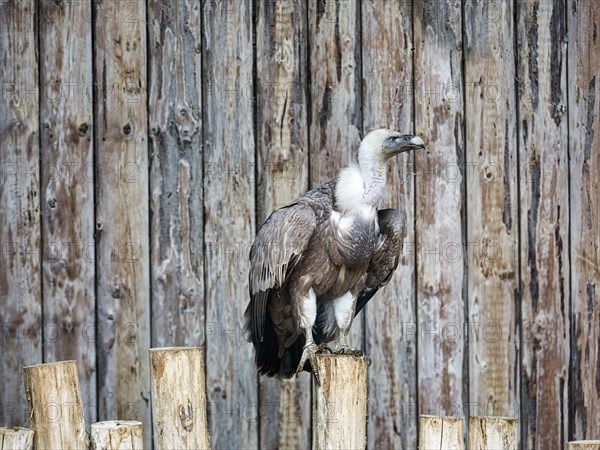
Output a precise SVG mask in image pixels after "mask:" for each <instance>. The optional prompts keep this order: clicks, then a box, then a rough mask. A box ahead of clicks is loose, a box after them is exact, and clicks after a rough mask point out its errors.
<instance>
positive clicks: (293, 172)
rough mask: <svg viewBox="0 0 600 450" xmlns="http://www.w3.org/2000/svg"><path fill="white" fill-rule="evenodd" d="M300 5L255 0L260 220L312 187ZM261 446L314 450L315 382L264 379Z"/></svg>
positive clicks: (303, 6) (303, 8) (304, 378)
mask: <svg viewBox="0 0 600 450" xmlns="http://www.w3.org/2000/svg"><path fill="white" fill-rule="evenodd" d="M306 13H307V11H306V3H305V2H303V1H299V0H294V1H283V0H275V1H273V0H270V1H266V2H264V1H260V2H256V12H255V15H256V17H255V21H256V94H257V97H256V102H257V104H256V124H257V126H256V133H257V136H256V142H257V146H258V147H257V149H256V158H257V159H256V167H257V169H256V214H257V216H256V223H257V225H258V226H260V224H262V223H263V222H264V221H265V220H266V218H267V217H268V216H269V214H270V213H271V212H272V211H273V210H275V209H277V208H279V207H281V206H283V205H284V204H286V203H287V202H289V201H290V200H293V199H294V198H295V197H297V196H298V195H301V194H303V193H304V192H306V190H307V189H308V166H309V164H308V121H307V114H308V112H307V96H306V88H307V73H306V71H307V69H306V66H307V53H306V42H307V23H306ZM259 394H260V403H259V404H260V411H261V416H260V447H261V448H264V449H275V448H279V449H284V448H290V449H292V448H309V447H310V377H309V375H308V374H306V373H304V374H302V375H300V377H299V378H294V379H293V380H290V381H284V382H280V381H278V380H275V379H271V378H265V377H261V378H260V388H259Z"/></svg>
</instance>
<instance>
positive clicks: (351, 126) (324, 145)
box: [308, 0, 364, 349]
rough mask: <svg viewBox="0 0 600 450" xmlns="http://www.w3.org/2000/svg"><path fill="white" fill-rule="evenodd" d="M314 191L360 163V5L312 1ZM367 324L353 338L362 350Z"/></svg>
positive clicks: (357, 325)
mask: <svg viewBox="0 0 600 450" xmlns="http://www.w3.org/2000/svg"><path fill="white" fill-rule="evenodd" d="M308 45H309V49H310V54H309V65H310V75H309V85H308V92H309V96H310V97H309V98H310V100H309V101H310V109H309V111H310V113H309V148H310V155H309V160H310V171H309V177H310V187H311V188H313V187H317V186H319V185H320V184H322V183H324V182H325V181H327V180H329V179H330V178H333V177H334V176H336V175H337V173H338V172H339V170H340V169H342V167H345V166H347V165H348V164H349V163H350V162H354V161H356V155H357V154H358V145H359V143H360V135H361V131H362V130H361V129H362V117H361V101H360V94H361V92H360V73H361V72H360V68H361V61H360V2H358V1H356V0H309V2H308ZM363 320H364V319H363V318H362V317H359V318H357V319H356V320H354V323H353V324H352V329H351V331H350V334H349V336H348V342H349V344H350V345H351V346H352V347H354V348H360V349H362V348H363V341H364V339H363V323H362V322H363Z"/></svg>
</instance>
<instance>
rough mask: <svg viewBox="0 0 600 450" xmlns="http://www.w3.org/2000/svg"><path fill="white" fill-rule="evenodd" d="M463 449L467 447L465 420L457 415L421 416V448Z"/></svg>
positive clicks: (422, 449) (427, 449)
mask: <svg viewBox="0 0 600 450" xmlns="http://www.w3.org/2000/svg"><path fill="white" fill-rule="evenodd" d="M440 448H443V449H445V450H462V449H464V448H465V435H464V431H463V420H462V419H459V418H457V417H442V416H421V417H420V418H419V450H438V449H440Z"/></svg>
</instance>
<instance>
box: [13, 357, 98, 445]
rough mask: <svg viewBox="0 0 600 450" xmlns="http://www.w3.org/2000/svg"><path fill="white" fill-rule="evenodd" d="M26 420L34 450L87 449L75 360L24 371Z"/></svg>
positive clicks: (36, 366) (29, 368) (28, 368)
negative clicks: (31, 431) (32, 432)
mask: <svg viewBox="0 0 600 450" xmlns="http://www.w3.org/2000/svg"><path fill="white" fill-rule="evenodd" d="M23 378H24V381H25V395H26V396H27V403H28V405H29V421H30V425H31V429H32V430H33V431H34V448H36V449H55V448H68V449H82V450H87V448H88V436H87V433H86V431H85V422H84V420H83V404H82V401H81V391H80V388H79V377H78V376H77V365H76V364H75V361H61V362H56V363H49V364H38V365H35V366H28V367H25V368H24V369H23Z"/></svg>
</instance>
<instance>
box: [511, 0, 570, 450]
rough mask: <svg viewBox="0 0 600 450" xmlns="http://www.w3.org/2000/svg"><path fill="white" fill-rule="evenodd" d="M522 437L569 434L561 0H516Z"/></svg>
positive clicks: (541, 442) (537, 442)
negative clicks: (518, 0)
mask: <svg viewBox="0 0 600 450" xmlns="http://www.w3.org/2000/svg"><path fill="white" fill-rule="evenodd" d="M516 17H518V19H519V21H518V24H517V50H518V53H517V64H518V65H517V72H518V74H519V81H520V83H519V85H518V96H517V98H518V107H519V123H518V139H519V183H520V190H519V191H520V200H519V204H520V205H521V207H520V218H519V220H520V223H521V242H522V244H521V246H520V259H521V282H522V289H521V292H522V296H521V320H522V327H523V328H522V330H523V334H522V336H523V340H522V347H521V348H522V364H521V368H522V372H521V389H522V396H521V399H522V400H521V403H522V405H523V407H522V409H521V411H522V419H523V437H524V439H525V442H523V445H524V447H526V448H532V449H533V448H540V449H544V448H562V447H563V445H564V443H565V441H566V440H567V439H566V438H567V423H568V422H567V421H568V411H567V409H568V370H569V369H568V364H569V356H568V355H569V333H568V330H569V292H568V290H569V235H568V231H569V211H568V208H569V185H568V180H569V173H568V170H569V167H568V164H569V160H568V146H567V142H568V136H567V132H568V130H567V126H568V123H567V122H568V121H567V117H566V115H564V113H565V112H566V106H567V98H566V95H567V78H566V70H567V61H566V56H567V55H566V37H567V36H566V31H567V30H566V27H565V10H564V1H563V0H553V1H546V0H535V1H529V2H517V15H516Z"/></svg>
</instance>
